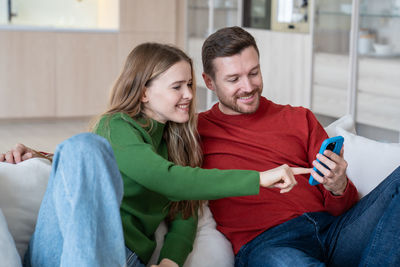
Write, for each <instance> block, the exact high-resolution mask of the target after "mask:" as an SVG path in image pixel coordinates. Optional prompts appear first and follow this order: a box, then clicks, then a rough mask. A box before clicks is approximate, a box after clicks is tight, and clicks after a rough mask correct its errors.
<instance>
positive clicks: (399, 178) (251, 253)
mask: <svg viewBox="0 0 400 267" xmlns="http://www.w3.org/2000/svg"><path fill="white" fill-rule="evenodd" d="M399 189H400V167H399V168H397V169H396V170H395V171H394V172H393V173H392V174H391V175H389V176H388V177H387V178H386V179H385V180H384V181H383V182H382V183H381V184H380V185H379V186H377V187H376V188H375V189H374V190H373V191H372V192H371V193H369V194H368V195H367V196H365V197H364V198H362V199H361V200H360V201H359V202H358V203H357V204H356V205H355V206H354V207H353V208H351V209H350V210H349V211H347V212H346V213H344V214H342V215H340V216H338V217H335V216H332V215H330V214H328V213H325V212H313V213H305V214H303V215H302V216H300V217H297V218H295V219H292V220H290V221H287V222H285V223H283V224H281V225H278V226H276V227H273V228H271V229H268V230H267V231H265V232H264V233H262V234H260V235H259V236H257V237H256V238H255V239H253V240H252V241H250V242H249V243H247V244H246V245H244V246H242V248H241V249H240V251H239V253H238V254H237V255H236V258H235V266H237V267H244V266H341V267H345V266H385V267H386V266H400V223H399V222H400V195H399Z"/></svg>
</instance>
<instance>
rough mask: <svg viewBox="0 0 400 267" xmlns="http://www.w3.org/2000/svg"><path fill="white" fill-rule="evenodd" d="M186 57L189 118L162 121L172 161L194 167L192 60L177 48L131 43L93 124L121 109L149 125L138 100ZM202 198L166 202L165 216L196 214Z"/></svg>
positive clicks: (198, 156) (198, 160)
mask: <svg viewBox="0 0 400 267" xmlns="http://www.w3.org/2000/svg"><path fill="white" fill-rule="evenodd" d="M182 60H183V61H186V62H188V63H189V64H190V67H191V73H192V83H193V86H192V94H193V99H192V102H191V104H190V108H189V120H188V122H185V123H175V122H172V121H168V122H167V123H166V125H165V132H164V138H165V140H166V143H167V146H168V158H169V160H170V161H172V162H174V163H175V164H178V165H182V166H191V167H198V166H201V164H202V153H201V147H200V144H199V136H198V132H197V116H196V98H195V96H196V82H195V77H194V70H193V63H192V60H191V59H190V58H189V57H188V56H187V55H186V54H185V53H184V52H183V51H182V50H180V49H179V48H176V47H174V46H171V45H165V44H159V43H143V44H141V45H139V46H137V47H135V48H134V49H133V50H132V51H131V53H130V54H129V55H128V58H127V59H126V62H125V65H124V67H123V69H122V71H121V74H120V75H119V77H118V78H117V80H116V82H115V84H114V86H113V88H112V90H111V94H110V101H109V104H108V108H107V111H106V112H105V113H103V114H102V115H101V116H100V117H99V118H97V120H96V123H94V125H96V124H97V123H98V121H99V119H100V118H101V117H103V116H104V115H112V114H115V113H117V112H123V113H125V114H127V115H129V116H130V117H131V118H133V119H135V120H136V119H137V118H144V119H146V121H147V125H143V126H150V127H149V128H150V129H151V128H152V127H151V125H152V120H150V118H148V117H147V116H146V115H145V114H144V106H143V103H142V101H141V99H142V97H143V95H144V92H145V88H146V86H150V85H151V82H152V81H153V80H155V79H157V77H159V75H161V74H162V73H164V72H165V71H167V70H168V69H169V68H170V67H171V66H173V65H174V64H176V63H178V62H180V61H182ZM202 203H203V201H179V202H173V203H172V204H171V206H170V211H169V216H168V218H169V219H172V218H173V217H174V216H175V215H176V214H177V213H178V212H182V214H183V218H188V217H189V216H193V215H197V209H198V208H201V204H202Z"/></svg>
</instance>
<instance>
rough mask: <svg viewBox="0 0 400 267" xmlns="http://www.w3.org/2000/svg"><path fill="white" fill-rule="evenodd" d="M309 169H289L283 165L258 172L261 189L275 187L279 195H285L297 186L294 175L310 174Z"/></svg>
mask: <svg viewBox="0 0 400 267" xmlns="http://www.w3.org/2000/svg"><path fill="white" fill-rule="evenodd" d="M311 170H312V169H311V168H300V167H289V166H288V165H286V164H284V165H282V166H279V167H277V168H275V169H272V170H268V171H265V172H260V185H261V186H262V187H270V188H271V187H276V188H279V189H281V191H280V192H281V193H287V192H289V191H290V190H292V188H293V187H294V186H295V185H296V184H297V181H296V179H295V178H294V176H295V175H298V174H306V173H311Z"/></svg>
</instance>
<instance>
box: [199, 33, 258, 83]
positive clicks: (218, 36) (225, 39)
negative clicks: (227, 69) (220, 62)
mask: <svg viewBox="0 0 400 267" xmlns="http://www.w3.org/2000/svg"><path fill="white" fill-rule="evenodd" d="M249 46H253V47H254V49H255V50H256V51H257V54H258V55H260V53H259V51H258V47H257V44H256V41H255V40H254V37H253V36H252V35H251V34H250V33H248V32H247V31H245V30H244V29H242V28H240V27H237V26H234V27H226V28H222V29H220V30H218V31H216V32H215V33H213V34H211V35H210V36H209V37H208V38H207V39H206V40H205V41H204V44H203V47H202V51H201V58H202V61H203V71H204V73H206V74H207V75H209V76H211V78H212V79H215V69H214V66H213V60H214V59H215V58H217V57H230V56H233V55H236V54H239V53H240V52H242V50H243V49H245V48H247V47H249Z"/></svg>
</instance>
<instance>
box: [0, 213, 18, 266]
mask: <svg viewBox="0 0 400 267" xmlns="http://www.w3.org/2000/svg"><path fill="white" fill-rule="evenodd" d="M0 259H1V260H0V266H7V267H19V266H21V259H20V257H19V254H18V252H17V249H16V248H15V243H14V239H13V238H12V236H11V234H10V232H9V231H8V227H7V222H6V219H5V218H4V215H3V212H2V211H1V209H0Z"/></svg>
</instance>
